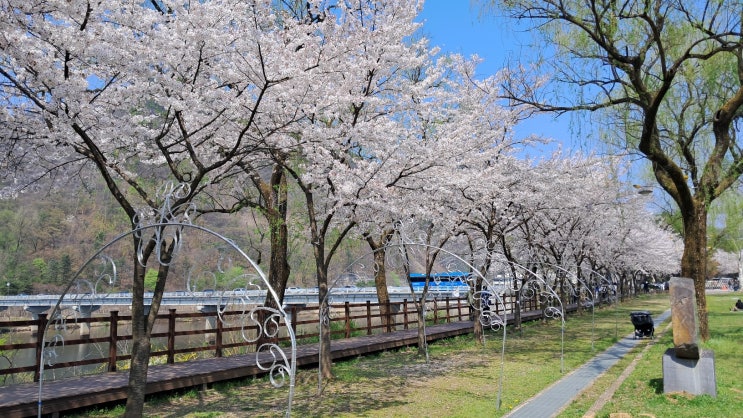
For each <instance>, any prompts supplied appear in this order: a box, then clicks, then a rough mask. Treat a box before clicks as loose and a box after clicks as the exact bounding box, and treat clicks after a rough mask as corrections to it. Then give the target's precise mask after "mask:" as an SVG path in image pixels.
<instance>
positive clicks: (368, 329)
mask: <svg viewBox="0 0 743 418" xmlns="http://www.w3.org/2000/svg"><path fill="white" fill-rule="evenodd" d="M366 335H372V317H371V301H370V300H367V301H366Z"/></svg>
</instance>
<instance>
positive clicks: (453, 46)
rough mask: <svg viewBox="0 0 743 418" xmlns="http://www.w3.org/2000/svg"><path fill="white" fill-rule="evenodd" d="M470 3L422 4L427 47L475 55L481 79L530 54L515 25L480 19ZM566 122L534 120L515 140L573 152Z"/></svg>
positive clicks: (465, 0) (524, 37)
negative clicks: (544, 141)
mask: <svg viewBox="0 0 743 418" xmlns="http://www.w3.org/2000/svg"><path fill="white" fill-rule="evenodd" d="M474 3H475V4H472V2H471V1H470V0H426V2H425V4H424V6H423V12H422V13H421V14H420V15H419V19H418V20H419V21H421V22H423V23H424V24H423V29H422V33H423V35H424V36H426V37H427V38H428V39H429V40H430V42H431V45H436V46H439V47H441V48H442V50H443V51H444V52H454V53H460V54H462V55H465V56H470V55H472V54H477V55H478V56H479V57H480V58H482V59H483V60H484V62H483V63H482V64H481V66H480V67H479V69H478V72H479V74H480V75H483V76H487V75H490V74H493V73H495V72H497V71H498V70H499V69H501V68H503V67H504V66H506V65H507V64H508V63H509V61H510V62H514V61H516V60H517V59H519V58H520V59H521V60H522V61H523V60H524V57H528V55H529V54H530V53H531V52H530V48H529V47H528V44H529V41H530V39H531V37H530V35H529V33H528V32H526V31H524V30H523V29H521V30H519V29H518V28H517V22H516V21H515V20H512V19H510V18H506V17H502V16H496V15H494V14H493V13H490V14H487V15H484V16H482V15H481V13H480V10H479V6H478V4H480V3H479V2H474ZM568 119H569V118H568V117H566V116H563V117H561V118H560V119H559V120H557V121H555V120H554V118H553V117H552V116H549V115H541V116H536V117H533V118H532V119H530V120H528V121H525V122H522V123H521V124H520V125H519V126H517V128H516V133H517V135H518V136H526V135H529V134H532V133H534V134H537V135H541V136H544V137H550V138H553V139H554V140H555V141H557V142H559V143H561V144H562V146H563V149H564V150H566V151H569V150H573V151H574V150H575V149H576V148H577V146H576V145H575V144H576V143H580V142H582V141H579V140H576V139H574V138H572V135H571V133H570V129H569V126H568V123H569V122H568ZM552 148H553V147H549V149H552ZM584 151H585V150H584Z"/></svg>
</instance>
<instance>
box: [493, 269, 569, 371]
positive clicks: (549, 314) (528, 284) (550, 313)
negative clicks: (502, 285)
mask: <svg viewBox="0 0 743 418" xmlns="http://www.w3.org/2000/svg"><path fill="white" fill-rule="evenodd" d="M498 262H500V263H503V264H507V265H510V266H513V267H516V268H518V269H521V270H523V271H524V272H526V273H527V274H528V276H527V277H530V278H529V279H527V280H526V281H525V282H523V283H522V286H521V287H520V288H518V289H515V288H511V289H512V290H518V291H519V293H518V294H519V306H523V304H522V303H521V302H522V301H523V299H524V297H525V296H528V297H529V298H533V297H539V298H540V300H541V301H543V302H544V304H545V305H546V306H547V307H546V308H545V309H544V311H543V312H542V314H543V315H544V317H546V318H559V319H560V373H564V372H565V314H564V313H565V308H564V305H563V302H562V299H560V296H559V295H558V294H557V292H555V290H554V289H553V288H552V286H550V284H549V283H548V281H547V280H545V279H544V278H543V277H542V276H540V275H538V274H537V273H535V272H533V271H531V270H529V269H528V268H526V267H524V266H522V265H521V264H518V263H514V262H512V261H508V260H500V261H498ZM554 301H556V302H557V303H558V304H559V308H556V307H555V306H554V303H553V302H554Z"/></svg>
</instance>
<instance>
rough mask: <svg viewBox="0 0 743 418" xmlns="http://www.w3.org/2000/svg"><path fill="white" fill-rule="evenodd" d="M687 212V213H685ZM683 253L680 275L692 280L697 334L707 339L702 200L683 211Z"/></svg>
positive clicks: (705, 266)
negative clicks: (695, 305)
mask: <svg viewBox="0 0 743 418" xmlns="http://www.w3.org/2000/svg"><path fill="white" fill-rule="evenodd" d="M685 212H689V213H685ZM682 214H683V220H684V255H683V256H682V258H681V276H682V277H688V278H691V279H692V280H694V293H695V296H696V300H697V317H698V319H699V335H700V336H701V338H702V340H703V341H707V340H708V339H709V325H708V323H707V296H706V293H705V284H706V281H707V209H706V206H705V205H704V203H703V202H698V201H697V200H695V201H694V205H693V207H692V210H689V211H683V212H682Z"/></svg>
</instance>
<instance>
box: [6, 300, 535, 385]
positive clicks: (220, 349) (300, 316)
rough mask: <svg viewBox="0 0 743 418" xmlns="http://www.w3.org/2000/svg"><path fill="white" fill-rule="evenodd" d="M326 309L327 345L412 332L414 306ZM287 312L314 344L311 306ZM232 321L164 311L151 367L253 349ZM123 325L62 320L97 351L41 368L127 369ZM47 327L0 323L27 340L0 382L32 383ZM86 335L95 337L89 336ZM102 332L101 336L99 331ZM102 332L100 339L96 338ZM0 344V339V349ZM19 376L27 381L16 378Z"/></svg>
mask: <svg viewBox="0 0 743 418" xmlns="http://www.w3.org/2000/svg"><path fill="white" fill-rule="evenodd" d="M517 306H518V305H517V304H516V303H515V301H514V300H509V301H508V302H506V306H503V305H502V304H500V303H496V304H495V305H493V306H491V309H492V310H494V311H497V312H498V313H499V314H513V313H514V312H515V311H514V310H515V309H516V307H517ZM330 308H331V310H330V312H331V314H330V321H331V326H330V328H331V338H335V339H337V338H349V337H351V336H356V335H363V334H366V335H372V334H375V333H383V332H392V331H395V330H399V329H409V328H412V327H417V326H418V322H419V319H418V314H417V311H416V308H415V304H414V303H413V302H411V301H407V300H406V301H404V302H402V303H390V304H389V305H388V306H387V309H385V310H382V309H380V305H379V304H377V303H372V302H369V301H367V302H366V303H349V302H346V303H344V304H342V305H333V306H331V307H330ZM521 308H522V311H533V310H536V309H538V307H537V302H536V301H535V300H528V301H522V302H521ZM383 311H385V312H387V313H386V314H385V315H386V318H382V317H383V314H382V313H381V312H383ZM287 313H288V314H290V315H291V319H292V320H291V326H292V329H293V331H294V334H295V335H296V338H297V343H298V344H307V343H312V342H316V341H318V339H319V327H318V308H317V306H316V305H315V306H306V307H303V306H290V307H288V308H287ZM240 315H244V312H243V311H227V312H224V313H222V315H221V318H222V320H217V319H216V314H215V313H202V312H176V309H169V310H168V312H167V313H161V314H159V315H158V316H157V321H156V326H155V328H154V329H155V330H157V332H153V333H152V336H151V341H152V342H153V349H152V353H151V355H150V358H151V361H155V362H160V363H162V362H166V363H169V364H172V363H175V362H176V361H179V356H181V358H180V360H181V361H183V360H184V359H185V360H186V361H187V360H188V359H190V358H194V356H201V357H222V356H225V355H229V354H231V353H235V354H240V353H245V352H252V351H255V346H256V343H255V342H250V341H246V339H244V338H242V335H244V334H249V335H255V333H256V332H257V331H256V329H257V327H256V326H255V325H252V326H246V325H245V324H244V323H243V322H242V321H239V319H240ZM471 315H472V310H471V307H470V305H469V303H468V301H467V299H466V298H457V299H450V298H446V299H442V300H433V301H430V302H429V304H428V307H427V312H426V321H428V322H427V323H432V324H439V323H448V322H453V321H467V320H470V319H471ZM131 319H132V318H131V315H120V314H119V312H118V311H111V312H109V313H108V315H99V316H93V317H91V318H75V319H74V320H72V321H69V322H68V323H67V324H66V325H67V326H70V325H72V326H74V327H76V328H79V331H78V332H77V333H76V334H74V336H73V337H69V338H65V339H64V343H63V344H64V347H65V349H70V348H71V347H80V346H82V345H91V344H93V345H96V347H98V349H97V354H98V355H97V356H89V357H88V358H75V359H70V360H65V361H59V362H55V363H53V364H46V365H45V367H44V369H45V370H47V371H53V370H60V369H69V368H77V367H81V366H92V367H94V368H95V372H107V371H108V372H113V371H116V370H117V369H118V368H119V367H122V366H123V367H127V364H126V363H123V362H126V361H127V360H129V359H130V358H131V355H130V354H129V353H128V350H127V349H126V344H128V343H129V342H131V340H132V335H131ZM200 322H203V323H204V325H205V326H202V327H198V326H197V327H195V328H196V329H183V328H184V327H183V326H179V325H178V324H183V323H186V324H189V325H188V326H186V328H194V324H198V323H200ZM47 325H48V318H47V315H46V314H41V315H39V318H38V319H37V320H12V321H11V320H7V321H0V332H8V331H11V332H12V331H13V330H18V329H25V330H30V332H31V338H30V340H31V341H30V342H23V343H13V344H0V362H3V359H4V363H6V364H7V367H6V364H3V363H0V377H3V376H4V377H5V378H4V379H2V380H3V381H5V380H8V377H10V376H15V377H17V378H14V379H12V380H14V381H18V382H20V381H24V380H25V381H28V380H30V379H31V375H32V376H33V380H34V381H38V380H39V369H40V367H39V365H40V362H41V358H42V354H43V350H42V348H43V344H42V339H41V338H40V333H39V330H43V329H45V328H46V327H47ZM280 325H281V327H282V328H283V327H285V324H284V323H282V324H280ZM55 327H56V324H52V328H55ZM101 328H102V329H103V330H101ZM94 329H97V331H96V332H91V330H94ZM106 329H107V332H102V331H106ZM102 333H103V334H105V335H101V334H102ZM251 333H252V334H251ZM0 335H2V334H0ZM8 335H9V334H8ZM93 335H96V336H93ZM199 336H203V338H201V337H199ZM189 337H190V338H191V340H196V341H198V343H196V344H189V343H188V340H187V339H188V338H189ZM47 338H48V336H47ZM289 339H290V338H289V334H288V332H287V331H286V329H285V328H284V332H282V333H280V334H278V336H277V337H276V338H275V341H276V342H278V343H279V344H288V341H289ZM2 342H3V340H2V339H1V338H0V343H2ZM122 347H124V348H122ZM82 348H85V347H82ZM20 350H35V356H34V357H35V361H34V362H33V364H14V363H17V362H14V357H20V356H17V354H18V353H19V351H20ZM230 350H231V351H230ZM26 354H27V355H26V356H24V357H25V358H29V357H31V356H30V355H29V354H30V353H28V352H26ZM96 366H97V367H96ZM24 374H25V375H26V376H27V377H25V378H23V377H21V376H22V375H24ZM45 379H46V378H45Z"/></svg>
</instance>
